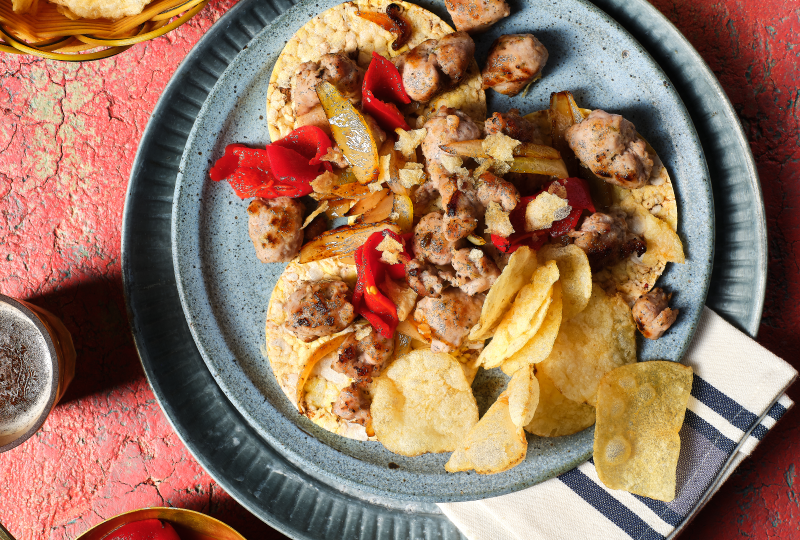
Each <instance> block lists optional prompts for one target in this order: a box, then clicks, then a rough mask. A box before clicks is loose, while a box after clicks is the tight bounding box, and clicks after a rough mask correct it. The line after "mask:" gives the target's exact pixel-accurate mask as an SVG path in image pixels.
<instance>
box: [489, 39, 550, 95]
mask: <svg viewBox="0 0 800 540" xmlns="http://www.w3.org/2000/svg"><path fill="white" fill-rule="evenodd" d="M547 57H548V54H547V49H545V47H544V45H542V44H541V43H540V42H539V40H538V39H536V38H535V37H534V36H533V34H506V35H504V36H500V37H499V38H497V39H496V40H495V42H494V43H492V48H491V49H490V50H489V57H488V58H487V59H486V66H484V68H483V72H482V75H483V87H484V88H493V89H494V90H495V91H496V92H500V93H501V94H505V95H507V96H516V95H517V94H519V93H520V92H521V91H522V90H523V88H525V87H526V86H527V85H528V83H530V82H531V81H532V80H534V79H537V78H539V77H541V75H542V69H544V65H545V63H547Z"/></svg>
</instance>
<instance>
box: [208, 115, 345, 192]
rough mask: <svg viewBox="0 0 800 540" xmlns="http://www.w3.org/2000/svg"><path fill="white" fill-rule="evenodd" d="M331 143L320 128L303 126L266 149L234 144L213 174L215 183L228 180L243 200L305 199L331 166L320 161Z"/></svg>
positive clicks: (217, 163) (220, 159) (220, 160)
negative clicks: (323, 172) (320, 176)
mask: <svg viewBox="0 0 800 540" xmlns="http://www.w3.org/2000/svg"><path fill="white" fill-rule="evenodd" d="M330 147H331V141H330V139H329V138H328V136H327V135H326V134H325V132H324V131H322V130H321V129H320V128H318V127H316V126H303V127H300V128H297V129H295V130H294V131H292V132H291V133H290V134H289V135H287V136H286V137H284V138H283V139H280V140H277V141H275V142H274V143H272V144H268V145H267V146H266V148H265V149H260V148H248V147H246V146H244V145H243V144H230V145H228V146H227V147H226V148H225V155H223V156H222V157H221V158H219V159H218V160H217V162H216V163H215V164H214V166H213V167H212V168H211V170H210V171H209V173H208V175H209V177H210V178H211V179H212V180H214V181H215V182H219V181H221V180H227V181H228V183H229V184H230V185H231V187H232V188H233V190H234V191H235V192H236V195H238V196H239V198H240V199H248V198H250V197H263V198H265V199H274V198H276V197H302V196H303V195H308V194H309V193H311V191H312V188H311V182H312V181H313V180H314V179H315V178H316V177H317V176H319V175H320V173H321V172H322V171H323V170H324V169H327V170H330V164H329V163H327V162H325V161H321V160H320V158H321V157H322V156H323V155H325V153H326V152H327V151H328V150H329V149H330Z"/></svg>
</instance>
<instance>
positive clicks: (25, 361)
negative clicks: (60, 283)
mask: <svg viewBox="0 0 800 540" xmlns="http://www.w3.org/2000/svg"><path fill="white" fill-rule="evenodd" d="M74 375H75V348H74V347H73V345H72V336H70V334H69V331H67V329H66V327H64V324H63V323H62V322H61V320H59V319H58V317H56V316H55V315H53V314H52V313H50V312H49V311H46V310H44V309H42V308H40V307H37V306H34V305H33V304H29V303H27V302H24V301H22V300H17V299H14V298H11V297H8V296H5V295H3V294H0V452H5V451H6V450H10V449H12V448H14V447H16V446H19V445H20V444H22V443H23V442H24V441H25V440H26V439H28V438H29V437H30V436H31V435H33V434H34V433H36V431H37V430H38V429H39V428H40V427H41V426H42V424H43V423H44V421H45V420H46V419H47V416H48V415H49V414H50V411H51V410H52V409H53V407H55V405H56V403H58V400H59V399H61V396H63V395H64V392H65V391H66V389H67V386H69V383H70V381H72V378H73V376H74Z"/></svg>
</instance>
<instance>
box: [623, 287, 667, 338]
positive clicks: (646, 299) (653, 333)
mask: <svg viewBox="0 0 800 540" xmlns="http://www.w3.org/2000/svg"><path fill="white" fill-rule="evenodd" d="M671 298H672V294H671V293H670V294H667V293H665V292H664V290H663V289H661V288H660V287H656V288H655V289H653V290H651V291H650V292H647V293H645V294H643V295H642V296H640V297H639V299H638V300H637V301H636V303H635V304H633V307H632V308H631V315H633V320H634V321H635V322H636V326H637V327H638V328H639V331H640V332H641V333H642V335H643V336H644V337H646V338H647V339H658V338H660V337H661V336H663V335H664V332H666V331H667V330H668V329H669V327H670V326H672V323H674V322H675V319H677V318H678V310H677V309H671V308H670V307H669V306H668V305H667V304H668V303H669V301H670V299H671Z"/></svg>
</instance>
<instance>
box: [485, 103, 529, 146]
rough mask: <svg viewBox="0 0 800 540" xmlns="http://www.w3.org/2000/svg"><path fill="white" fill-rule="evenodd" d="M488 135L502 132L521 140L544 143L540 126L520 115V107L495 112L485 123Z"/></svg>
mask: <svg viewBox="0 0 800 540" xmlns="http://www.w3.org/2000/svg"><path fill="white" fill-rule="evenodd" d="M483 127H484V129H485V130H486V134H487V135H493V134H495V133H502V134H503V135H508V136H509V137H511V138H512V139H516V140H518V141H520V142H529V143H534V144H542V143H543V142H544V140H543V139H542V134H541V133H540V131H539V126H537V125H536V124H533V123H532V122H529V121H528V120H526V119H525V117H524V116H520V114H519V110H518V109H511V110H510V111H508V112H507V113H499V112H496V113H494V114H493V115H492V116H491V118H487V119H486V122H484V124H483Z"/></svg>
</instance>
